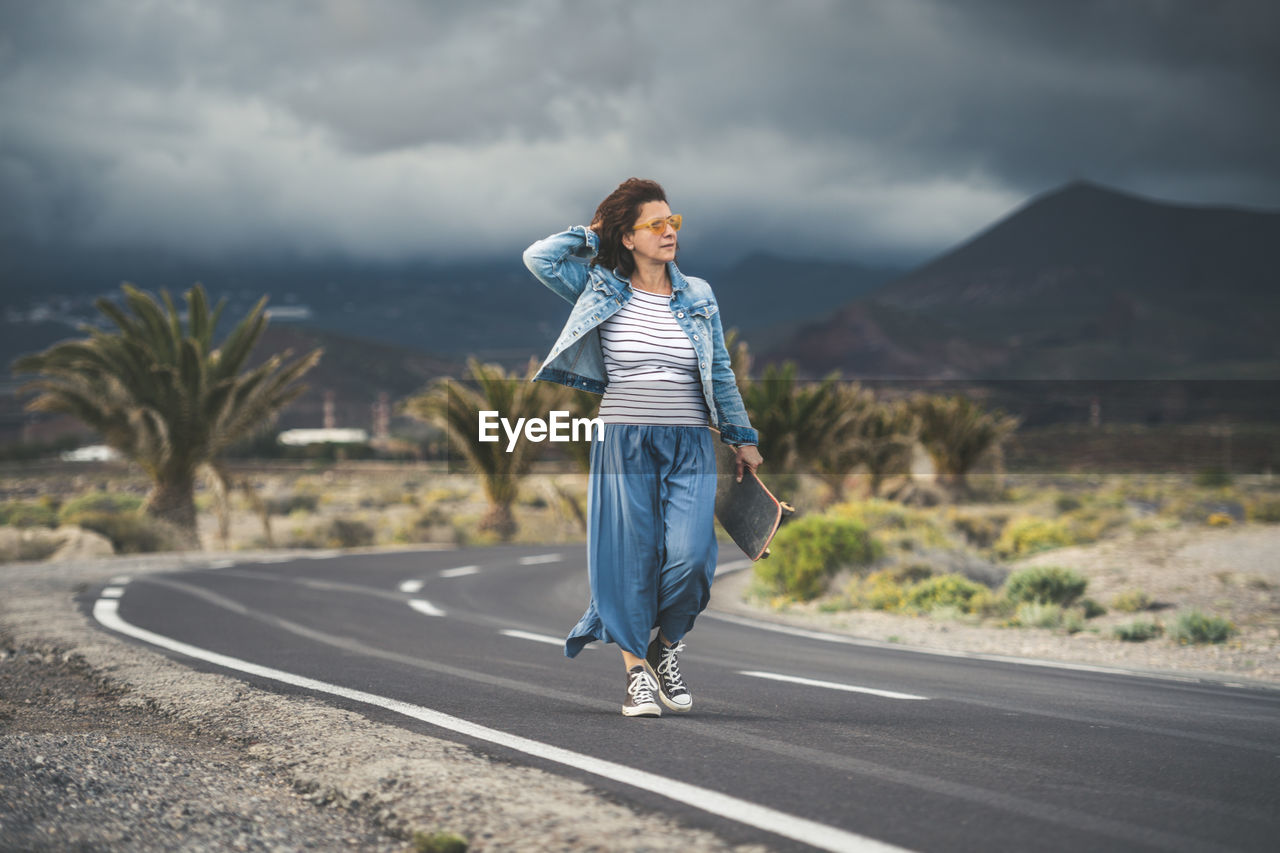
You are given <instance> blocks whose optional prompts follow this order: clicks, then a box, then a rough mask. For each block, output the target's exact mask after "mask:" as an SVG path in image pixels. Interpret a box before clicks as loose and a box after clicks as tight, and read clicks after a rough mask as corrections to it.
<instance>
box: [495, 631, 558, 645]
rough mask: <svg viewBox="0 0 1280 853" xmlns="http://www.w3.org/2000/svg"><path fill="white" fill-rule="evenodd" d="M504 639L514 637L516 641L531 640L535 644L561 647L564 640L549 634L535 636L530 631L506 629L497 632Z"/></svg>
mask: <svg viewBox="0 0 1280 853" xmlns="http://www.w3.org/2000/svg"><path fill="white" fill-rule="evenodd" d="M498 633H499V634H501V635H502V636H504V637H515V638H516V639H517V640H532V641H533V642H535V643H546V644H547V645H548V646H563V645H564V640H562V639H560V638H559V637H552V636H551V635H550V634H535V633H533V632H532V631H517V630H516V629H514V628H507V629H504V630H501V631H499V632H498Z"/></svg>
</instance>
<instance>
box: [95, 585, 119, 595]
mask: <svg viewBox="0 0 1280 853" xmlns="http://www.w3.org/2000/svg"><path fill="white" fill-rule="evenodd" d="M99 595H101V596H102V597H103V598H119V597H120V596H122V595H124V587H122V586H109V587H105V588H104V589H103V590H102V592H101V593H99Z"/></svg>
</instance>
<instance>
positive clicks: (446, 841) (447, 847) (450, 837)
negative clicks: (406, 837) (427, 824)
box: [413, 832, 468, 853]
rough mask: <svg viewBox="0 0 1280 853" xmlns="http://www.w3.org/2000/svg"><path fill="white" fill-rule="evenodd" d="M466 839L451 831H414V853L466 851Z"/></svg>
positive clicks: (459, 852) (454, 852)
mask: <svg viewBox="0 0 1280 853" xmlns="http://www.w3.org/2000/svg"><path fill="white" fill-rule="evenodd" d="M467 848H468V843H467V839H465V838H463V837H462V836H461V835H456V834H454V833H452V832H433V833H430V834H428V833H426V832H415V833H414V834H413V850H414V853H467Z"/></svg>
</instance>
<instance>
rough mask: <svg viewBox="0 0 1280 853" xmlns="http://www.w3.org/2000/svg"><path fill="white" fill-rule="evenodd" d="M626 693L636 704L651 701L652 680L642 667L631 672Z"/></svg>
mask: <svg viewBox="0 0 1280 853" xmlns="http://www.w3.org/2000/svg"><path fill="white" fill-rule="evenodd" d="M627 693H628V694H629V695H630V696H631V698H632V699H634V700H635V703H636V704H637V705H643V704H644V703H646V702H652V701H653V682H651V681H650V680H649V673H647V672H645V671H644V670H643V669H642V670H638V671H636V672H633V673H631V683H630V684H628V685H627Z"/></svg>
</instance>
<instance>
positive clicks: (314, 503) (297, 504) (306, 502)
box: [263, 490, 320, 515]
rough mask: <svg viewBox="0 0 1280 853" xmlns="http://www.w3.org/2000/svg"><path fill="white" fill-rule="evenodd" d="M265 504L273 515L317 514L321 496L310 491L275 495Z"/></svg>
mask: <svg viewBox="0 0 1280 853" xmlns="http://www.w3.org/2000/svg"><path fill="white" fill-rule="evenodd" d="M263 503H265V504H266V506H267V512H269V513H270V514H271V515H292V514H293V513H295V512H302V513H310V512H315V511H316V507H318V506H320V495H319V494H318V493H316V492H312V491H310V490H298V491H294V492H292V493H290V494H287V495H273V496H272V497H269V498H267V499H266V500H265V501H263Z"/></svg>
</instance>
